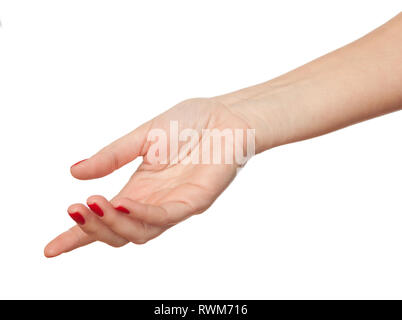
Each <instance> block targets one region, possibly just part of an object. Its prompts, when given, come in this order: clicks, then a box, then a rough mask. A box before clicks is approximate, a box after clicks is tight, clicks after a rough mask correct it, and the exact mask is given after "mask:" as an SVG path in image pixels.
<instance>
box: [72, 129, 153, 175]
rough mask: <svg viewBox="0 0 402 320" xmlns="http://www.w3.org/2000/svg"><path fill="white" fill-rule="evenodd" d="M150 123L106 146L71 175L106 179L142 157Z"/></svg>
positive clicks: (81, 162) (75, 168)
mask: <svg viewBox="0 0 402 320" xmlns="http://www.w3.org/2000/svg"><path fill="white" fill-rule="evenodd" d="M149 127H150V122H147V123H145V124H143V125H142V126H140V127H138V128H137V129H135V130H134V131H132V132H130V133H129V134H127V135H125V136H123V137H121V138H120V139H118V140H116V141H114V142H113V143H111V144H110V145H108V146H106V147H105V148H103V149H102V150H100V151H99V152H98V153H96V154H95V155H93V156H92V157H91V158H89V159H86V160H82V161H80V162H77V163H76V164H74V165H73V166H72V167H71V168H70V171H71V174H72V175H73V176H74V177H75V178H77V179H80V180H88V179H95V178H101V177H104V176H106V175H108V174H110V173H112V172H113V171H115V170H117V169H119V168H121V167H122V166H124V165H125V164H127V163H129V162H131V161H133V160H134V159H135V158H137V157H139V156H142V155H143V154H142V153H143V149H144V144H145V142H146V135H147V132H148V129H149Z"/></svg>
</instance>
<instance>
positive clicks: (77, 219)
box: [68, 212, 85, 224]
mask: <svg viewBox="0 0 402 320" xmlns="http://www.w3.org/2000/svg"><path fill="white" fill-rule="evenodd" d="M68 214H69V215H70V217H71V218H72V219H73V220H74V221H75V222H77V223H78V224H84V223H85V219H84V217H83V216H82V215H81V214H80V213H79V212H73V213H70V212H69V213H68Z"/></svg>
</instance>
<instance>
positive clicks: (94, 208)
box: [88, 203, 103, 217]
mask: <svg viewBox="0 0 402 320" xmlns="http://www.w3.org/2000/svg"><path fill="white" fill-rule="evenodd" d="M88 207H90V208H91V210H92V211H93V212H95V213H96V214H97V215H98V216H99V217H103V211H102V209H101V208H100V207H99V206H98V205H97V204H96V203H91V204H89V203H88Z"/></svg>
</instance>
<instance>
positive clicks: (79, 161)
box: [71, 159, 88, 167]
mask: <svg viewBox="0 0 402 320" xmlns="http://www.w3.org/2000/svg"><path fill="white" fill-rule="evenodd" d="M85 160H88V159H84V160H81V161H78V162H77V163H74V164H73V165H72V166H71V167H75V166H76V165H77V164H80V163H81V162H84V161H85Z"/></svg>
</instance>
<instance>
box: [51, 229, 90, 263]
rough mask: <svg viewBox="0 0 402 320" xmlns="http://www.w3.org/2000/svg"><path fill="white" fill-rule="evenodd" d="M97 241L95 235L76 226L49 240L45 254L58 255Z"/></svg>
mask: <svg viewBox="0 0 402 320" xmlns="http://www.w3.org/2000/svg"><path fill="white" fill-rule="evenodd" d="M94 241H96V239H95V238H93V236H90V235H88V234H86V233H85V232H84V231H82V230H81V228H80V227H78V226H74V227H72V228H71V229H69V230H67V231H66V232H64V233H62V234H60V235H59V236H58V237H56V238H55V239H53V240H52V241H50V242H49V244H48V245H47V246H46V248H45V256H46V257H48V258H53V257H56V256H58V255H60V254H62V253H65V252H69V251H71V250H74V249H77V248H79V247H82V246H86V245H87V244H90V243H92V242H94Z"/></svg>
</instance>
